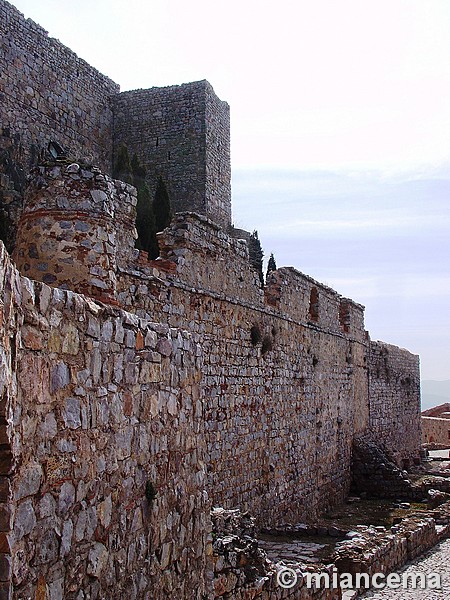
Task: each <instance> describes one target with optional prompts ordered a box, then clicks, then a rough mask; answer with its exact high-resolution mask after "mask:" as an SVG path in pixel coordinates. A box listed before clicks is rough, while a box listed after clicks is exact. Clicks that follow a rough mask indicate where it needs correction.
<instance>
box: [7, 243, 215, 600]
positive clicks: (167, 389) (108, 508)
mask: <svg viewBox="0 0 450 600" xmlns="http://www.w3.org/2000/svg"><path fill="white" fill-rule="evenodd" d="M0 252H1V263H0V308H1V311H0V314H1V319H0V323H1V328H0V335H1V340H2V344H1V348H2V351H1V353H0V372H1V380H0V381H1V388H0V391H1V407H2V425H1V432H2V445H1V447H0V470H1V472H0V541H1V544H0V591H1V593H2V597H5V598H9V597H11V596H9V595H8V593H9V592H10V588H11V587H12V590H13V592H12V594H13V596H12V597H14V598H29V597H33V598H34V597H36V598H44V597H45V598H49V600H57V599H60V598H67V599H70V598H73V599H75V598H80V597H83V598H84V597H86V596H88V597H90V598H111V599H117V600H119V599H122V598H124V597H125V596H129V597H131V598H144V597H148V595H149V594H151V596H152V598H155V599H157V600H163V599H165V598H168V597H177V598H194V599H198V600H200V599H201V598H202V597H203V594H205V593H206V590H207V578H206V561H207V556H208V554H209V552H208V549H207V545H208V543H209V542H208V535H209V532H210V518H209V504H210V503H209V500H208V496H207V494H206V492H205V489H206V480H205V450H206V447H205V437H204V427H205V409H204V405H203V403H202V402H201V398H200V385H201V378H202V375H201V372H202V360H203V358H202V350H201V346H200V345H199V341H200V340H199V337H198V335H196V334H190V333H187V332H185V331H182V330H179V329H175V328H169V326H168V325H167V324H165V325H162V324H158V323H154V322H150V321H148V320H145V319H139V318H138V317H137V316H135V315H133V314H130V313H127V312H124V311H122V310H119V309H117V308H113V307H106V306H104V305H103V306H102V305H99V304H96V303H94V302H93V301H92V300H90V299H88V298H86V297H83V296H80V295H77V294H74V293H73V292H70V291H63V290H59V289H52V288H50V287H48V286H47V285H45V284H41V283H37V282H32V281H30V280H29V279H26V278H23V277H20V276H19V274H18V272H17V270H16V269H15V267H14V266H13V265H12V264H11V262H10V261H9V258H8V256H7V254H6V253H5V251H4V247H3V245H2V244H1V243H0ZM152 486H153V489H152ZM153 491H156V496H155V497H154V498H153V497H152V492H153ZM80 594H81V595H80Z"/></svg>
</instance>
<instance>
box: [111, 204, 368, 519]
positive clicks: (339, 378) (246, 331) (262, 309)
mask: <svg viewBox="0 0 450 600" xmlns="http://www.w3.org/2000/svg"><path fill="white" fill-rule="evenodd" d="M160 238H161V240H160V243H161V248H162V249H163V251H162V253H161V254H162V259H161V261H159V260H156V261H152V262H151V263H149V267H148V269H147V270H146V269H145V268H143V269H142V273H141V275H140V276H138V273H137V272H136V271H133V272H132V273H129V274H126V273H122V274H121V277H120V278H119V281H118V283H119V287H120V290H119V292H118V295H117V297H118V300H119V302H121V303H123V304H124V305H125V307H126V308H127V309H128V310H135V311H137V313H138V314H142V315H144V314H147V313H148V314H152V315H157V317H158V319H161V320H162V319H164V320H167V322H168V323H169V324H170V325H171V326H174V327H179V326H182V327H186V328H189V330H190V331H195V332H196V333H198V334H199V335H200V336H201V339H202V345H203V350H204V356H205V361H204V366H203V386H204V387H203V400H204V403H205V411H206V412H205V417H206V440H207V447H208V460H207V464H208V472H209V476H208V489H209V490H210V493H211V494H212V500H213V503H214V504H215V505H223V506H226V507H234V506H240V507H242V508H248V509H249V510H251V512H252V513H253V514H255V515H257V516H258V520H259V521H260V522H264V523H266V524H267V523H269V522H270V523H276V522H280V521H283V520H286V519H291V520H295V519H303V518H311V517H313V516H314V514H316V513H317V512H318V511H320V510H323V509H326V508H328V506H329V505H331V504H335V503H338V502H339V501H340V500H342V499H343V498H344V497H345V495H346V494H347V492H348V488H349V485H350V460H351V443H352V439H353V435H354V432H355V429H356V430H358V429H359V428H361V427H367V419H368V413H367V398H368V392H367V373H366V367H365V363H364V360H365V354H366V351H367V348H366V342H365V337H364V336H363V335H362V333H360V335H359V336H358V338H356V337H354V336H351V335H349V334H348V333H344V332H343V331H340V325H339V315H338V311H337V310H335V315H336V320H337V322H336V323H335V324H333V329H331V328H327V327H326V326H323V327H322V326H321V325H319V324H317V323H313V324H312V323H309V322H308V320H307V318H306V317H305V318H303V319H302V320H298V321H297V320H296V319H295V318H292V317H291V316H290V314H288V310H287V308H286V310H285V311H284V309H283V311H281V310H277V309H276V308H274V307H272V306H268V305H267V304H266V303H265V301H264V294H263V292H262V290H261V288H260V285H259V280H258V276H257V273H256V272H255V271H254V270H253V269H252V267H251V266H250V264H249V262H248V258H247V251H246V248H245V244H243V243H242V242H240V241H238V240H234V239H232V238H229V237H228V236H226V234H224V232H223V231H221V230H219V229H218V228H217V226H215V225H214V224H213V223H211V222H208V221H207V220H205V219H204V218H202V217H200V216H198V215H195V214H184V215H178V216H177V218H176V219H175V221H174V222H173V224H172V226H171V227H170V228H169V229H168V230H166V231H165V232H164V234H163V235H161V236H160ZM169 262H170V263H171V264H172V268H170V269H168V268H167V267H168V263H169ZM159 264H161V266H162V267H164V268H165V269H166V271H163V270H162V269H161V270H159V272H158V271H155V270H153V271H151V269H157V267H158V265H159ZM145 271H146V272H145ZM285 275H286V279H285V281H284V286H285V289H286V294H290V290H292V289H295V286H296V285H304V286H306V285H307V283H308V282H309V281H310V279H309V278H307V277H306V276H302V275H301V274H300V273H298V272H294V271H293V270H292V271H290V270H286V274H285ZM288 275H290V276H291V279H290V280H289V279H288ZM302 277H303V278H304V280H305V281H303V282H302V281H301V279H302ZM283 293H284V288H283V290H282V294H283ZM336 296H337V295H336ZM284 298H285V302H286V304H285V306H286V307H287V306H288V301H287V300H286V298H287V296H284ZM308 298H309V296H308ZM297 300H298V304H300V305H302V304H303V303H304V298H303V295H302V294H299V295H298V297H297V296H295V295H292V296H290V300H289V302H290V310H291V313H292V314H294V315H295V316H296V317H297V316H298V315H299V311H298V306H297V304H296V301H297ZM330 312H331V311H330ZM327 324H329V322H327ZM361 398H364V399H365V405H366V412H365V413H364V412H362V410H361V409H360V403H361ZM364 414H365V423H362V421H363V419H364Z"/></svg>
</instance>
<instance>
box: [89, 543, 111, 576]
mask: <svg viewBox="0 0 450 600" xmlns="http://www.w3.org/2000/svg"><path fill="white" fill-rule="evenodd" d="M107 562H108V550H107V549H106V548H105V546H104V545H103V544H100V543H99V542H96V543H95V544H94V547H93V548H92V549H91V551H90V552H89V557H88V566H87V572H88V574H89V575H92V576H93V577H96V578H97V579H98V578H99V577H100V575H101V574H102V571H103V569H104V568H105V567H106V564H107Z"/></svg>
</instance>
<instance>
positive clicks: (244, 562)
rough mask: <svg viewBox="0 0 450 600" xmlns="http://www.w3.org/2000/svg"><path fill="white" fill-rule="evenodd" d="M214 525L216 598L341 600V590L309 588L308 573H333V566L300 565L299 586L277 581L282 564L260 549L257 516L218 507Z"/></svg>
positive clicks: (298, 567) (240, 599) (297, 567)
mask: <svg viewBox="0 0 450 600" xmlns="http://www.w3.org/2000/svg"><path fill="white" fill-rule="evenodd" d="M211 517H212V525H213V538H214V542H213V565H214V597H215V598H222V599H223V600H225V599H228V598H230V599H231V598H232V599H233V600H249V599H253V598H257V599H258V600H269V599H270V600H281V599H289V600H339V599H340V598H341V597H342V595H341V590H340V589H327V588H326V587H325V585H324V583H323V581H321V582H320V585H319V586H318V587H317V588H315V587H314V588H311V589H309V588H308V587H307V585H306V583H305V579H304V577H303V575H304V573H305V572H307V571H308V572H310V573H314V572H316V573H326V572H329V573H330V574H331V568H330V566H325V565H322V564H316V565H313V564H309V565H307V566H306V565H304V564H296V565H293V567H294V570H295V571H296V572H297V573H298V583H297V584H295V585H294V586H293V587H291V588H287V589H283V588H282V587H281V586H280V585H279V584H278V582H277V572H278V570H279V569H280V568H282V566H283V565H282V564H281V562H280V563H279V564H274V563H273V562H271V561H270V560H269V558H268V557H267V554H266V552H265V551H264V550H263V549H262V548H260V547H259V543H258V539H257V537H256V530H255V519H254V517H252V516H250V515H248V514H246V513H245V514H243V513H241V512H240V511H239V510H224V509H223V508H214V509H213V510H212V512H211Z"/></svg>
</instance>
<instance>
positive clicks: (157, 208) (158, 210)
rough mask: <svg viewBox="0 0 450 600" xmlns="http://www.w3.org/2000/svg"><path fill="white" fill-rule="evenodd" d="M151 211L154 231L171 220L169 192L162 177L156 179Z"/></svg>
mask: <svg viewBox="0 0 450 600" xmlns="http://www.w3.org/2000/svg"><path fill="white" fill-rule="evenodd" d="M153 212H154V214H155V226H156V231H162V230H163V229H165V228H166V227H168V226H169V225H170V221H171V220H172V209H171V206H170V199H169V194H168V193H167V189H166V186H165V184H164V181H163V178H162V177H160V178H159V179H158V185H157V186H156V193H155V198H154V200H153Z"/></svg>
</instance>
